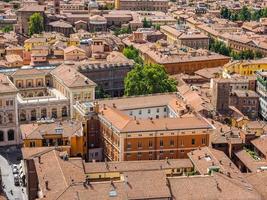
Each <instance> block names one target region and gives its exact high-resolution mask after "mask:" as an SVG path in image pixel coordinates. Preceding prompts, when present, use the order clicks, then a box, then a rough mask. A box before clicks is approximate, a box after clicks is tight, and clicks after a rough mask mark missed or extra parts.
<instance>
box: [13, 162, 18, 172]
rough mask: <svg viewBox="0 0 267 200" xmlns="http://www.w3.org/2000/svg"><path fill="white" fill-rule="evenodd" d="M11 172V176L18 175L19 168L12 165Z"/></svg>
mask: <svg viewBox="0 0 267 200" xmlns="http://www.w3.org/2000/svg"><path fill="white" fill-rule="evenodd" d="M12 172H13V174H18V173H19V167H18V165H15V164H14V165H12Z"/></svg>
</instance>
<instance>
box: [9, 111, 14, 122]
mask: <svg viewBox="0 0 267 200" xmlns="http://www.w3.org/2000/svg"><path fill="white" fill-rule="evenodd" d="M8 121H9V123H13V114H12V113H8Z"/></svg>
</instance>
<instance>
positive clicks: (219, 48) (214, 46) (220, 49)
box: [209, 39, 263, 60]
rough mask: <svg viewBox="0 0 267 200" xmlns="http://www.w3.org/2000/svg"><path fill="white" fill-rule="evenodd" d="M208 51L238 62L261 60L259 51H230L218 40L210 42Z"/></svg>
mask: <svg viewBox="0 0 267 200" xmlns="http://www.w3.org/2000/svg"><path fill="white" fill-rule="evenodd" d="M209 49H210V50H211V51H213V52H216V53H219V54H222V55H225V56H230V57H232V58H233V59H234V60H240V59H244V60H246V59H258V58H262V57H263V55H262V53H261V52H259V51H252V50H242V51H240V52H236V51H234V50H232V49H231V48H230V47H228V46H226V44H225V43H224V42H222V41H219V40H213V39H212V40H211V42H210V47H209Z"/></svg>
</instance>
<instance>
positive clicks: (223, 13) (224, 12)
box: [220, 7, 231, 19]
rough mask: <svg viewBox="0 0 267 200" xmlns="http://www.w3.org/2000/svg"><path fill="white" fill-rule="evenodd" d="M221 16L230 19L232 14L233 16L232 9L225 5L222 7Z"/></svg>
mask: <svg viewBox="0 0 267 200" xmlns="http://www.w3.org/2000/svg"><path fill="white" fill-rule="evenodd" d="M220 14H221V17H222V18H224V19H229V18H230V16H231V11H230V10H229V9H228V8H226V7H223V8H222V9H221V13H220Z"/></svg>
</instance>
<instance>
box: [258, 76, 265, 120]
mask: <svg viewBox="0 0 267 200" xmlns="http://www.w3.org/2000/svg"><path fill="white" fill-rule="evenodd" d="M256 76H257V89H256V91H257V93H258V94H259V96H260V115H261V116H262V117H263V118H264V119H267V99H266V97H267V96H266V95H267V88H266V86H267V82H266V78H267V73H266V72H265V71H262V72H261V71H257V72H256Z"/></svg>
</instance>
